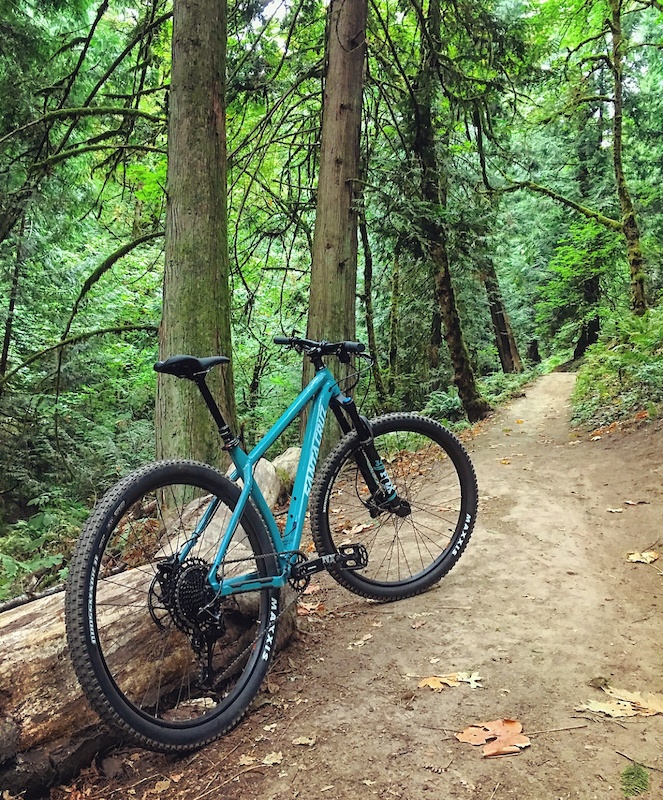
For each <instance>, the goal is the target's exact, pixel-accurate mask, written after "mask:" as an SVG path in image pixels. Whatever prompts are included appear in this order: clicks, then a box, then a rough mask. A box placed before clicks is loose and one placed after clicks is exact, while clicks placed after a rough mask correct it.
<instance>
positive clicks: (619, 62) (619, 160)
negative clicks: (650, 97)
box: [610, 0, 647, 315]
mask: <svg viewBox="0 0 663 800" xmlns="http://www.w3.org/2000/svg"><path fill="white" fill-rule="evenodd" d="M610 8H611V16H612V19H611V22H610V29H611V32H612V74H613V77H614V86H615V91H614V116H613V118H612V132H613V142H612V158H613V164H614V169H615V182H616V184H617V194H618V196H619V205H620V207H621V212H622V224H623V230H624V237H625V239H626V257H627V259H628V264H629V271H630V274H631V307H632V309H633V311H634V312H635V313H636V314H639V315H642V314H644V313H645V311H646V310H647V298H646V295H645V271H644V270H645V259H644V256H643V255H642V247H641V244H640V228H639V226H638V220H637V217H636V215H635V208H634V206H633V201H632V199H631V193H630V191H629V188H628V184H627V182H626V175H625V173H624V163H623V144H622V141H623V117H624V101H623V90H624V80H623V57H624V53H623V49H624V40H623V35H622V0H610Z"/></svg>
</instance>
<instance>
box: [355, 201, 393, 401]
mask: <svg viewBox="0 0 663 800" xmlns="http://www.w3.org/2000/svg"><path fill="white" fill-rule="evenodd" d="M359 231H360V233H361V244H362V250H363V252H364V311H365V319H366V336H367V338H368V350H369V352H370V353H371V354H372V356H373V366H372V367H371V370H372V372H373V380H374V381H375V392H376V394H377V396H378V403H379V404H380V408H384V407H385V405H386V401H387V393H386V390H385V388H384V382H383V380H382V370H381V369H380V361H379V358H378V349H377V342H376V341H375V319H374V315H373V253H372V251H371V245H370V242H369V241H368V230H367V228H366V219H365V217H364V215H363V213H362V214H361V216H360V220H359Z"/></svg>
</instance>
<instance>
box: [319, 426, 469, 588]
mask: <svg viewBox="0 0 663 800" xmlns="http://www.w3.org/2000/svg"><path fill="white" fill-rule="evenodd" d="M371 427H372V430H373V435H374V445H375V449H376V450H377V453H378V455H379V456H380V458H381V459H382V462H383V463H384V465H385V467H386V469H387V473H388V475H389V478H390V480H391V482H392V484H394V486H395V488H396V491H397V493H398V500H399V502H397V503H395V504H393V506H392V507H389V506H388V505H386V504H384V503H382V504H380V503H379V502H377V500H376V497H375V495H372V493H371V490H370V489H369V487H368V486H367V482H366V480H365V478H364V475H363V474H362V471H361V469H360V468H359V466H358V459H359V462H360V463H361V462H363V461H364V459H363V458H362V457H361V456H362V452H363V451H362V447H361V443H360V441H359V437H358V435H357V433H356V432H352V433H350V434H348V435H347V436H345V437H344V438H343V439H342V440H341V441H340V442H339V444H338V445H337V446H336V448H335V449H334V450H333V451H332V453H331V454H330V455H329V457H328V458H327V460H326V461H325V463H324V465H323V467H322V470H321V472H320V475H319V477H318V479H317V481H316V485H315V487H314V489H313V492H312V495H311V530H312V533H313V541H314V542H315V545H316V547H317V549H318V552H319V553H320V555H326V554H330V553H335V552H337V550H338V548H339V546H340V545H343V544H351V543H358V544H363V545H364V546H365V547H366V549H367V551H368V565H367V566H366V567H365V568H363V569H361V570H348V569H341V568H339V567H338V566H335V565H331V566H329V567H328V569H329V572H330V574H331V575H332V576H333V577H334V578H335V579H336V580H337V581H338V582H339V583H340V584H341V585H342V586H344V587H345V588H347V589H350V590H351V591H353V592H355V593H357V594H360V595H363V596H364V597H369V598H373V599H376V600H396V599H400V598H403V597H410V596H411V595H415V594H418V593H420V592H423V591H424V590H426V589H427V588H428V587H429V586H431V585H433V584H435V583H437V582H438V581H439V580H440V579H441V578H442V577H443V576H444V575H446V573H447V572H448V571H449V570H450V569H451V568H452V567H453V565H454V564H455V563H456V562H457V561H458V559H459V558H460V556H461V554H462V553H463V551H464V549H465V547H466V546H467V543H468V541H469V538H470V535H471V533H472V529H473V527H474V522H475V518H476V513H477V483H476V476H475V474H474V468H473V467H472V463H471V461H470V459H469V456H468V455H467V452H466V451H465V448H464V447H463V446H462V444H461V443H460V442H459V441H458V439H456V437H455V436H454V435H453V434H452V433H450V432H449V431H448V430H447V429H446V428H444V427H443V426H442V425H440V424H439V423H437V422H435V421H434V420H431V419H428V418H427V417H422V416H420V415H418V414H388V415H386V416H383V417H379V418H378V419H375V420H373V421H372V422H371ZM392 509H394V510H392Z"/></svg>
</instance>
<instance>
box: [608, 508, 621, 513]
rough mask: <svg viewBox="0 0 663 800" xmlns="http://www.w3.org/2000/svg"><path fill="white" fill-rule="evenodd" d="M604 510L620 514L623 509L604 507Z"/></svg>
mask: <svg viewBox="0 0 663 800" xmlns="http://www.w3.org/2000/svg"><path fill="white" fill-rule="evenodd" d="M606 511H607V512H609V513H610V514H621V513H622V512H623V511H624V509H623V508H606Z"/></svg>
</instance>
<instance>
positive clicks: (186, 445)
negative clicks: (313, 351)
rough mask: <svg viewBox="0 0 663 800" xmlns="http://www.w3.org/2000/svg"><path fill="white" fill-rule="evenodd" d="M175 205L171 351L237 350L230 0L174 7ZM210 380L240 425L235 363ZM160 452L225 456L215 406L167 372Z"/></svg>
mask: <svg viewBox="0 0 663 800" xmlns="http://www.w3.org/2000/svg"><path fill="white" fill-rule="evenodd" d="M173 11H174V13H173V47H172V50H173V62H172V79H171V91H170V114H169V123H168V179H167V194H168V206H167V216H166V264H165V274H164V290H163V317H162V321H161V331H160V343H159V344H160V354H161V356H162V357H167V356H172V355H176V354H181V353H189V354H191V355H195V356H207V355H219V354H220V355H230V353H231V341H230V290H229V284H228V249H227V226H226V130H225V108H224V98H225V60H226V59H225V52H226V3H225V0H222V1H221V2H218V0H187V2H184V0H178V2H175V4H174V9H173ZM210 385H211V387H212V389H213V391H214V393H215V394H217V396H218V397H219V398H220V404H221V407H222V410H223V413H224V416H225V417H226V420H227V421H228V422H229V423H231V425H232V426H233V427H234V425H235V400H234V393H233V376H232V370H231V367H230V366H228V367H223V368H222V369H216V370H215V371H214V373H213V374H212V375H210ZM156 425H157V455H158V457H159V458H171V457H181V456H190V457H193V458H196V459H199V460H201V461H205V462H207V463H211V464H219V463H220V461H221V453H222V451H221V443H220V441H219V437H218V436H216V435H215V434H214V433H213V425H212V422H211V419H210V417H209V414H208V412H207V409H206V407H205V405H204V404H203V402H202V400H201V398H200V396H198V393H197V390H196V389H195V387H194V386H193V385H192V384H191V383H190V382H188V381H180V380H176V379H174V378H173V377H171V376H163V377H162V376H160V377H159V381H158V387H157V415H156Z"/></svg>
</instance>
